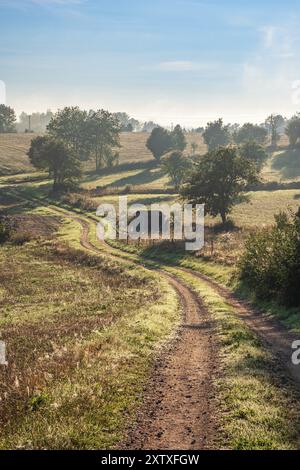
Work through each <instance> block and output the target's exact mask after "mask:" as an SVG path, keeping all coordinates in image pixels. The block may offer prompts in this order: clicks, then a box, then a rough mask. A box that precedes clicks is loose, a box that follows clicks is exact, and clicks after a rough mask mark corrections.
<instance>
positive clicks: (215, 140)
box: [203, 119, 230, 150]
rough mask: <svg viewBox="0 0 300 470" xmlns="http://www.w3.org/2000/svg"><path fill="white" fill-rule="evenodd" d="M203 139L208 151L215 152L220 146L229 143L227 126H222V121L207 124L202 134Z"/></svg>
mask: <svg viewBox="0 0 300 470" xmlns="http://www.w3.org/2000/svg"><path fill="white" fill-rule="evenodd" d="M203 138H204V142H205V143H206V145H207V146H208V150H215V149H217V148H218V147H220V146H224V145H227V144H228V143H229V141H230V134H229V129H228V126H224V124H223V119H218V120H217V121H214V122H209V123H208V124H207V126H206V128H205V131H204V132H203Z"/></svg>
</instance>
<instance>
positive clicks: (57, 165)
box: [28, 136, 81, 191]
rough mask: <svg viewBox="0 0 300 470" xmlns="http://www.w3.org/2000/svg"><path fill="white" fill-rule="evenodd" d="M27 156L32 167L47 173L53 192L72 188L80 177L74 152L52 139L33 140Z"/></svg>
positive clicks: (39, 138) (78, 164) (78, 165)
mask: <svg viewBox="0 0 300 470" xmlns="http://www.w3.org/2000/svg"><path fill="white" fill-rule="evenodd" d="M28 156H29V159H30V162H31V163H32V165H33V166H35V167H36V168H38V169H40V170H47V171H48V172H49V176H50V178H53V190H54V191H56V190H60V189H63V188H65V187H68V186H73V185H74V183H75V182H76V181H77V180H78V178H79V177H80V175H81V168H80V161H79V159H78V157H77V155H76V154H75V152H74V151H73V150H71V149H70V147H67V146H66V144H64V143H63V142H62V141H58V140H55V139H53V137H49V136H39V137H36V138H35V139H33V140H32V141H31V146H30V149H29V151H28Z"/></svg>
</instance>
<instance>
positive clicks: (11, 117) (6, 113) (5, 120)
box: [0, 104, 16, 134]
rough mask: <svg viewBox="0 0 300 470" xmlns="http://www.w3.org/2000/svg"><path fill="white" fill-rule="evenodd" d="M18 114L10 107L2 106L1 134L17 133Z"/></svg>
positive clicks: (0, 112)
mask: <svg viewBox="0 0 300 470" xmlns="http://www.w3.org/2000/svg"><path fill="white" fill-rule="evenodd" d="M15 123H16V113H15V111H14V110H13V109H12V108H10V107H9V106H5V104H0V134H3V133H5V132H15V130H16V129H15Z"/></svg>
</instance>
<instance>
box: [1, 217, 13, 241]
mask: <svg viewBox="0 0 300 470" xmlns="http://www.w3.org/2000/svg"><path fill="white" fill-rule="evenodd" d="M11 232H12V227H11V224H10V222H9V219H8V218H7V217H5V216H3V215H2V216H0V244H2V243H5V242H6V241H7V240H9V238H10V235H11Z"/></svg>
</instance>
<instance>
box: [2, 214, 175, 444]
mask: <svg viewBox="0 0 300 470" xmlns="http://www.w3.org/2000/svg"><path fill="white" fill-rule="evenodd" d="M25 212H26V217H27V218H29V219H30V218H31V226H34V227H35V229H36V227H37V225H36V217H40V218H41V217H42V218H44V222H46V219H45V218H46V217H47V220H48V221H49V218H52V219H53V213H52V212H51V210H49V209H47V208H42V209H41V210H40V209H37V210H36V209H34V208H33V209H30V208H28V209H27V210H26V211H25ZM32 217H35V218H34V219H32ZM56 219H57V217H56ZM52 222H53V220H52ZM29 225H30V224H29ZM48 225H49V222H48ZM52 228H53V230H50V231H49V233H48V236H47V237H46V238H48V239H49V238H50V240H48V241H47V240H46V239H45V238H44V237H43V239H40V240H39V241H38V242H35V241H31V242H30V243H27V244H25V245H24V244H23V245H22V246H17V245H14V244H8V245H5V246H3V247H1V250H0V265H1V276H0V277H1V289H0V299H1V306H0V325H1V333H2V339H4V340H5V341H6V343H7V345H8V350H7V355H8V357H9V361H10V368H9V370H8V371H5V370H4V369H3V368H2V369H1V371H0V373H1V385H0V396H1V403H2V405H1V419H0V422H1V431H0V448H5V449H9V448H18V449H22V448H26V449H31V448H35V449H44V448H48V449H54V448H56V449H57V448H61V449H64V448H68V449H70V448H82V449H87V448H90V449H91V448H98V449H101V448H111V447H113V446H114V445H115V444H116V443H117V442H118V441H119V440H120V439H121V437H122V433H123V431H124V423H125V422H126V423H127V421H128V419H129V418H130V416H131V415H132V413H134V411H135V409H136V407H137V405H138V403H139V399H140V398H139V397H140V393H141V389H142V385H143V383H144V382H145V380H146V377H147V374H148V373H149V369H150V367H151V363H152V360H153V357H154V355H155V354H156V351H157V348H159V347H160V346H161V344H162V343H163V342H164V341H166V340H167V339H168V338H169V337H170V334H172V333H173V332H174V328H175V329H176V325H177V323H178V321H179V310H178V309H177V298H176V295H175V293H174V291H173V290H172V289H171V288H170V287H169V286H168V285H167V283H166V282H165V281H163V280H161V279H159V278H158V277H157V276H156V277H154V276H152V275H149V274H147V273H146V271H144V270H143V269H137V268H135V266H133V265H131V263H130V262H123V263H118V262H115V261H111V260H109V259H108V258H104V257H101V256H91V255H88V254H85V253H84V252H83V251H82V249H81V251H78V250H74V249H72V248H69V247H68V246H66V245H62V244H61V242H63V241H64V242H68V244H70V245H72V240H73V238H74V240H75V239H76V240H77V244H78V236H79V233H80V230H79V224H76V223H74V222H69V221H68V220H65V219H63V220H61V224H60V225H57V220H55V224H53V227H52ZM37 235H38V236H41V233H38V234H37ZM44 235H45V234H44ZM42 240H43V241H42ZM57 241H59V244H57ZM33 307H34V308H33ZM162 319H163V321H162ZM120 331H122V335H120Z"/></svg>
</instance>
